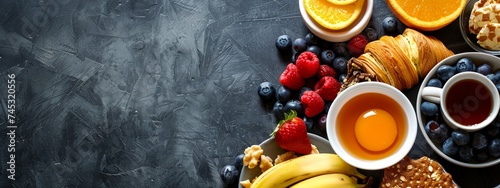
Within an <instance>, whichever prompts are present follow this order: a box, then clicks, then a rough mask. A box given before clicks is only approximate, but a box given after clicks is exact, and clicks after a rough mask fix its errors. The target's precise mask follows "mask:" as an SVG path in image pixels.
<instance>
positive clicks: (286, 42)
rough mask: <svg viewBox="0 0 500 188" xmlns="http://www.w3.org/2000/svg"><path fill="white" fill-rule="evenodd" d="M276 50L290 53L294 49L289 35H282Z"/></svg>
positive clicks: (277, 41) (277, 40)
mask: <svg viewBox="0 0 500 188" xmlns="http://www.w3.org/2000/svg"><path fill="white" fill-rule="evenodd" d="M276 48H278V50H279V51H280V52H289V51H290V50H291V49H292V38H290V36H288V35H280V36H278V38H277V39H276Z"/></svg>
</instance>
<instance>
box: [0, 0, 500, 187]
mask: <svg viewBox="0 0 500 188" xmlns="http://www.w3.org/2000/svg"><path fill="white" fill-rule="evenodd" d="M374 9H375V10H376V11H374V15H373V17H372V20H371V23H370V27H374V28H376V29H379V30H380V27H381V20H382V19H383V18H384V17H386V16H389V15H391V12H390V11H389V9H388V8H387V5H386V4H385V2H384V1H382V0H377V1H376V2H375V7H374ZM308 32H309V31H308V30H307V28H306V27H305V25H304V24H303V22H302V20H301V17H300V14H299V11H298V1H296V0H293V1H291V0H274V1H270V0H252V1H243V0H206V1H196V0H165V1H158V0H156V1H155V0H151V1H139V0H132V1H116V0H106V1H97V0H91V1H70V0H49V1H26V0H21V1H16V0H2V1H0V80H1V81H0V88H1V91H0V92H1V93H2V94H1V96H2V97H1V99H0V104H1V105H2V106H1V108H0V109H1V113H2V114H3V115H2V116H0V125H1V126H0V133H1V134H0V135H1V136H0V143H1V144H0V151H1V152H0V153H1V155H0V162H1V165H0V187H222V186H223V184H222V182H221V180H220V178H219V173H218V170H219V169H220V168H221V167H222V166H224V165H225V164H230V163H232V162H233V159H234V157H235V156H236V155H238V154H239V153H241V152H242V151H243V150H244V148H246V147H247V146H249V145H252V144H258V143H260V142H262V141H263V140H265V139H266V138H268V135H269V133H270V132H271V131H272V130H273V128H274V125H275V119H274V117H273V115H272V114H271V109H270V108H269V107H267V106H264V105H262V103H261V102H260V100H259V97H258V95H257V92H256V90H257V86H258V85H259V84H260V83H261V82H263V81H270V82H273V83H276V84H277V83H278V75H279V74H280V73H281V72H282V71H283V70H284V67H285V66H286V64H287V63H288V62H289V61H290V60H289V57H283V56H280V55H279V53H278V52H277V50H276V48H275V47H274V41H275V39H276V37H277V36H278V35H281V34H288V35H290V36H291V37H292V38H297V37H303V36H304V35H305V34H307V33H308ZM426 34H429V35H433V36H436V37H437V38H439V39H440V40H442V41H443V43H444V44H445V45H446V46H448V47H449V48H450V49H451V50H453V51H454V52H455V53H460V52H464V51H471V49H470V48H469V47H468V46H467V45H466V44H465V42H464V41H463V40H462V38H461V36H460V32H459V30H458V23H457V22H454V23H452V24H451V25H449V26H447V27H445V28H443V29H441V30H439V31H436V32H430V33H426ZM9 75H15V78H12V79H11V78H9ZM9 80H15V93H14V94H15V120H16V123H15V124H9V120H11V119H12V117H11V118H8V117H7V114H8V111H7V110H8V109H11V110H12V109H13V108H8V107H7V106H8V105H7V104H8V100H9V99H8V98H7V94H8V91H9V90H8V88H7V86H8V85H10V84H9ZM417 89H418V88H417V87H415V88H413V89H411V90H407V91H404V92H405V93H407V95H408V97H409V98H410V99H411V100H412V101H413V102H415V96H416V92H417ZM7 125H16V126H17V128H15V129H14V128H9V127H7ZM12 130H15V135H14V136H15V138H13V139H11V136H10V135H8V134H7V133H9V132H10V131H12ZM317 134H319V135H322V136H326V135H325V134H324V133H322V132H317ZM11 135H12V134H11ZM11 140H13V141H14V145H15V146H13V145H11V146H9V144H10V141H11ZM8 148H15V152H9V151H8ZM10 154H15V157H14V158H13V159H15V163H9V161H10V160H11V158H10V157H11V156H10ZM422 155H428V156H430V157H432V158H433V159H435V160H437V161H439V162H441V163H442V164H443V165H444V167H445V168H446V169H447V170H448V171H449V172H450V173H451V174H452V175H453V177H454V179H455V181H456V182H457V183H459V184H460V185H461V186H462V187H493V186H495V185H498V184H500V179H498V176H499V175H500V166H499V165H497V166H494V167H490V168H486V169H467V168H461V167H458V166H456V165H453V164H451V163H448V162H446V161H444V159H442V158H440V157H439V156H438V155H436V154H435V153H434V152H433V151H432V150H431V148H430V147H429V146H428V145H427V144H426V143H425V140H424V139H423V137H422V135H421V133H419V136H418V140H417V141H416V144H415V146H414V148H413V149H412V151H411V152H410V156H412V157H419V156H422ZM12 164H15V176H14V178H15V179H16V180H15V181H11V180H9V179H8V176H9V175H11V174H10V173H11V172H9V171H8V169H9V168H10V166H11V165H12ZM367 173H368V174H370V175H373V176H374V177H376V178H379V177H380V171H373V172H367ZM377 181H379V179H378V180H377V179H376V181H375V182H377Z"/></svg>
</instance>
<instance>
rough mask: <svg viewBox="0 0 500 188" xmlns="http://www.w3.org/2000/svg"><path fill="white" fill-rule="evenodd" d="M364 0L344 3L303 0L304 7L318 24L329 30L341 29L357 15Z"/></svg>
mask: <svg viewBox="0 0 500 188" xmlns="http://www.w3.org/2000/svg"><path fill="white" fill-rule="evenodd" d="M364 2H365V1H364V0H357V1H356V2H354V3H350V4H346V5H336V4H333V3H330V2H328V0H304V8H305V10H306V12H307V14H309V16H311V18H312V19H313V20H314V21H316V22H317V23H318V24H319V25H321V26H323V27H325V28H327V29H331V30H341V29H344V28H346V27H348V26H349V25H351V24H352V23H353V22H354V21H355V20H356V19H357V18H358V17H359V15H360V14H361V10H362V9H363V4H364Z"/></svg>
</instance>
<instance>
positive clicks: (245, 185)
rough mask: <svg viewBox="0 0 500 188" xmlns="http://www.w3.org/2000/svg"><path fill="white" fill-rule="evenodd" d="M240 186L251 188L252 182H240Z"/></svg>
mask: <svg viewBox="0 0 500 188" xmlns="http://www.w3.org/2000/svg"><path fill="white" fill-rule="evenodd" d="M240 184H241V186H243V187H244V188H250V187H251V186H252V182H250V180H245V181H240Z"/></svg>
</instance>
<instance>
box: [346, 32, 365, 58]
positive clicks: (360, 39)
mask: <svg viewBox="0 0 500 188" xmlns="http://www.w3.org/2000/svg"><path fill="white" fill-rule="evenodd" d="M366 44H368V39H366V37H365V36H364V35H362V34H359V35H356V36H355V37H353V38H352V39H351V40H349V43H348V44H347V49H349V51H351V54H352V56H353V57H358V56H360V55H361V54H363V52H364V51H365V47H366Z"/></svg>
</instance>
